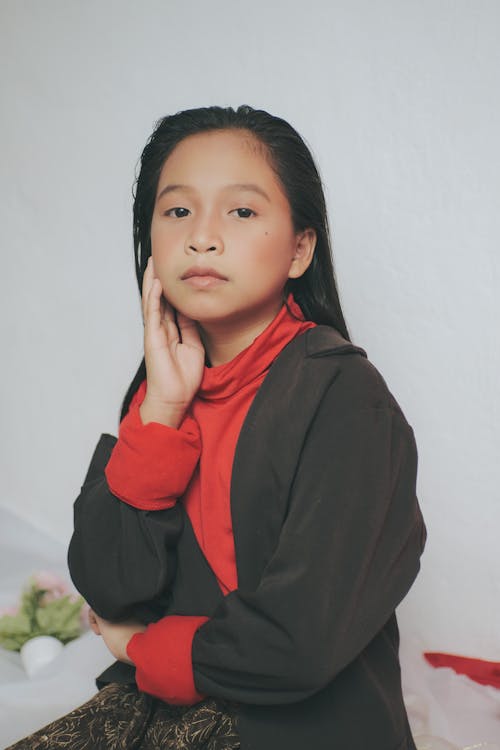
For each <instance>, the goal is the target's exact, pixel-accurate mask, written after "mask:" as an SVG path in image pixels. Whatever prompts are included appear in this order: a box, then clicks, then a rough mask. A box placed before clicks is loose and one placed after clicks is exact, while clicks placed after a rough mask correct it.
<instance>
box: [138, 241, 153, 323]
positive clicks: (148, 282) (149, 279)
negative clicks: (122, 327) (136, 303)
mask: <svg viewBox="0 0 500 750" xmlns="http://www.w3.org/2000/svg"><path fill="white" fill-rule="evenodd" d="M153 279H154V275H153V256H152V255H150V256H149V258H148V262H147V264H146V268H145V270H144V275H143V277H142V289H141V299H142V319H143V320H144V321H145V320H146V307H147V299H148V294H149V292H150V289H151V286H152V283H153Z"/></svg>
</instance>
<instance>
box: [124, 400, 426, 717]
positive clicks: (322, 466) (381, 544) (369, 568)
mask: <svg viewBox="0 0 500 750" xmlns="http://www.w3.org/2000/svg"><path fill="white" fill-rule="evenodd" d="M329 398H330V396H329V394H328V393H327V394H326V396H325V397H324V400H323V403H322V406H321V408H320V409H319V410H318V412H317V414H316V416H315V418H314V421H313V423H312V425H311V426H310V429H309V431H308V434H307V438H306V440H305V443H304V446H303V450H302V455H301V460H300V464H299V466H298V468H297V473H296V475H295V480H294V483H293V487H292V491H291V496H290V504H289V509H288V515H287V517H286V520H285V522H284V524H283V527H282V530H281V534H280V538H279V543H278V546H277V548H276V550H275V553H274V555H273V556H272V558H271V559H270V561H269V563H268V564H267V567H266V569H265V571H264V574H263V576H262V578H261V581H260V584H259V585H258V587H257V588H256V589H255V590H243V589H241V588H240V589H238V590H236V591H234V592H232V593H230V594H229V595H228V596H227V597H225V599H224V600H223V601H222V602H221V604H220V605H219V606H218V608H217V609H216V610H215V612H214V613H213V616H212V617H211V618H210V619H209V620H208V621H207V622H205V623H201V622H199V623H197V624H196V623H195V624H193V623H186V628H185V631H186V633H185V638H186V639H188V640H189V639H192V642H191V659H192V670H193V672H192V673H193V682H194V685H195V686H196V689H197V690H198V691H199V693H200V694H207V695H212V696H218V697H222V698H228V699H231V700H236V701H241V702H243V703H258V704H280V703H281V704H282V703H292V702H295V701H299V700H302V699H304V698H307V697H308V696H310V695H312V694H314V693H315V692H317V691H318V690H320V689H321V688H322V687H324V686H325V685H326V684H328V683H329V682H330V681H331V680H332V679H333V678H334V677H335V676H336V675H337V674H338V673H339V672H340V671H341V670H342V669H343V668H344V667H346V666H347V665H348V664H349V663H350V662H351V661H352V660H354V659H355V658H356V657H357V656H358V655H359V654H360V653H361V652H362V651H363V649H364V648H365V647H366V646H367V645H368V643H369V642H370V641H371V640H372V639H373V638H374V636H375V635H376V634H377V633H378V632H379V631H380V630H381V629H382V628H383V626H384V625H385V623H386V622H387V621H388V619H389V618H390V617H391V615H392V614H393V612H394V610H395V608H396V606H397V605H398V604H399V603H400V601H401V600H402V599H403V597H404V596H405V594H406V593H407V591H408V589H409V588H410V586H411V584H412V582H413V580H414V578H415V577H416V575H417V572H418V570H419V558H420V554H421V551H422V549H423V546H424V542H425V527H424V525H423V521H422V517H421V513H420V510H419V507H418V503H417V499H416V495H415V481H416V468H417V453H416V447H415V442H414V438H413V432H412V430H411V428H410V427H409V425H408V424H407V422H406V420H405V419H404V417H403V415H402V414H401V412H400V411H399V409H398V408H397V407H393V406H392V405H387V404H386V405H385V406H384V407H379V406H369V407H362V408H356V409H353V410H351V412H350V413H349V414H346V415H345V416H343V417H342V419H341V420H340V421H335V420H334V419H333V418H332V413H333V414H334V413H335V411H333V412H332V409H331V408H329V403H328V402H329ZM169 619H170V618H169V617H166V618H164V619H163V620H161V621H160V622H158V623H156V624H155V625H153V626H149V627H148V628H147V629H146V631H145V633H143V634H138V635H135V636H134V637H133V638H132V639H131V641H130V644H129V654H130V655H131V658H132V659H133V661H134V662H135V663H136V666H137V670H136V674H137V678H138V684H139V686H140V687H141V681H142V684H143V687H142V689H143V690H145V691H146V692H148V691H149V692H152V693H153V694H156V695H159V697H162V698H163V699H164V700H167V701H168V700H170V697H171V696H172V695H173V694H174V695H176V698H177V699H178V695H177V694H176V693H175V689H176V686H175V678H174V677H173V675H172V673H171V672H170V671H169V664H170V662H169V658H170V656H169V655H170V651H172V650H173V649H174V648H175V644H172V642H171V641H169V640H168V639H166V638H165V637H164V635H165V633H168V630H169ZM186 619H188V618H186ZM162 631H165V633H164V632H162ZM151 653H156V654H161V656H160V657H159V658H158V659H157V661H156V663H155V664H154V667H150V671H149V672H148V666H147V665H148V655H150V654H151ZM162 670H163V675H162ZM184 700H185V702H190V701H191V700H192V698H190V696H189V695H188V694H186V695H185V696H184ZM178 702H180V701H178Z"/></svg>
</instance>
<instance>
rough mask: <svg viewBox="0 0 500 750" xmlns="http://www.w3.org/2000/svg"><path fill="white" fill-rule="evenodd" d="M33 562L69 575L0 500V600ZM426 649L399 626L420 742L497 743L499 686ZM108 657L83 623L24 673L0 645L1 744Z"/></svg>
mask: <svg viewBox="0 0 500 750" xmlns="http://www.w3.org/2000/svg"><path fill="white" fill-rule="evenodd" d="M39 570H50V571H52V572H54V573H56V574H58V575H61V576H63V577H65V578H67V579H68V580H69V576H68V573H67V568H66V549H65V548H64V546H63V545H62V544H60V543H58V542H57V541H55V540H53V539H51V538H50V537H47V536H45V535H44V534H43V533H42V532H40V531H38V530H37V529H35V528H34V527H32V526H31V525H30V524H29V523H26V522H25V521H23V520H21V519H19V518H18V517H17V516H16V515H15V514H13V513H12V512H10V511H7V510H5V509H2V508H0V608H2V607H7V606H10V605H13V604H15V603H17V601H18V599H19V593H20V591H21V588H22V586H23V585H24V584H25V583H26V581H27V580H28V578H29V577H30V575H32V574H33V573H35V572H37V571H39ZM445 646H446V644H443V650H446V649H445ZM424 650H425V647H424V645H423V644H418V643H416V642H414V641H411V640H410V639H408V638H405V637H404V633H403V634H402V642H401V665H402V671H403V687H404V694H405V701H406V703H407V707H408V713H409V717H410V724H411V726H412V730H413V733H414V735H415V739H416V742H417V745H418V748H419V750H483V748H484V750H500V690H496V689H495V688H488V687H483V686H481V685H478V684H476V683H474V682H472V681H471V680H469V679H468V678H467V677H461V676H459V675H456V674H455V673H454V672H452V670H450V669H437V670H436V669H433V668H432V667H430V666H429V665H428V664H427V663H426V662H425V661H424V659H423V657H422V656H421V654H422V652H423V651H424ZM478 656H480V654H478ZM112 661H113V657H112V656H111V655H110V654H109V652H108V651H107V649H106V647H105V646H104V644H103V642H102V639H101V638H98V637H96V636H95V635H94V634H93V633H92V632H90V631H89V632H87V633H85V634H84V635H83V636H82V637H81V638H78V639H76V640H75V641H73V642H72V643H69V644H68V645H67V646H65V648H64V649H63V652H62V654H61V655H60V656H59V657H57V659H56V660H55V661H54V662H53V663H52V665H50V667H48V668H47V669H46V671H45V672H44V673H42V674H40V675H39V676H37V677H36V678H34V679H31V680H30V679H29V678H28V677H27V676H26V674H25V673H24V670H23V668H22V665H21V660H20V657H19V654H17V653H12V652H9V651H5V650H3V649H0V747H2V748H5V747H6V746H7V745H9V744H11V743H13V742H15V741H16V740H18V739H20V738H21V737H24V736H26V735H27V734H29V733H30V732H33V731H35V730H36V729H39V728H40V727H42V726H44V725H45V724H47V723H48V722H50V721H52V720H53V719H56V718H57V717H59V716H61V715H63V714H65V713H67V712H68V711H71V710H72V709H73V708H75V707H76V706H78V705H80V704H81V703H84V702H85V701H86V700H88V699H89V698H90V697H91V696H92V695H94V694H95V692H96V688H95V682H94V680H95V677H96V675H97V674H99V672H101V671H102V670H103V669H105V668H106V667H107V666H108V665H109V664H110V663H111V662H112ZM367 750H369V749H368V748H367ZM373 750H380V748H373Z"/></svg>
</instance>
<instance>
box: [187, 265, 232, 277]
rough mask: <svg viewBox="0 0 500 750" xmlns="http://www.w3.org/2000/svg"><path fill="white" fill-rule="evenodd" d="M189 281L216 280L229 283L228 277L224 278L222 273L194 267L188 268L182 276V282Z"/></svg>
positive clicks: (213, 269)
mask: <svg viewBox="0 0 500 750" xmlns="http://www.w3.org/2000/svg"><path fill="white" fill-rule="evenodd" d="M189 279H207V280H209V279H214V280H219V281H228V278H227V276H223V275H222V274H221V273H219V272H218V271H216V270H215V268H203V267H202V266H193V267H192V268H188V270H187V271H185V273H183V274H182V276H181V280H182V281H187V280H189Z"/></svg>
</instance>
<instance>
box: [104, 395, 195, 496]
mask: <svg viewBox="0 0 500 750" xmlns="http://www.w3.org/2000/svg"><path fill="white" fill-rule="evenodd" d="M145 395H146V381H143V383H142V384H141V385H140V387H139V389H138V391H137V393H136V394H135V395H134V398H133V399H132V402H131V404H130V408H129V411H128V413H127V414H126V415H125V417H124V418H123V419H122V421H121V423H120V430H119V435H118V440H117V442H116V444H115V446H114V448H113V451H112V453H111V457H110V459H109V461H108V464H107V466H106V468H105V471H104V473H105V475H106V479H107V482H108V486H109V489H110V490H111V492H112V493H113V494H114V495H116V497H118V498H119V499H120V500H123V501H124V502H126V503H128V504H129V505H133V506H134V507H135V508H139V509H140V510H163V509H164V508H170V507H172V506H173V505H175V502H176V500H177V498H178V497H182V495H184V493H185V491H186V488H187V486H188V484H189V482H190V480H191V477H192V475H193V472H194V470H195V468H196V464H197V463H198V459H199V456H200V433H199V428H198V425H197V423H196V422H195V420H194V419H193V418H192V417H189V416H186V417H185V418H184V420H183V422H182V424H181V425H180V427H179V429H178V430H176V429H174V428H173V427H167V425H163V424H159V423H158V422H149V423H148V424H146V425H145V424H143V422H142V420H141V415H140V412H139V406H140V405H141V403H142V402H143V400H144V396H145Z"/></svg>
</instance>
